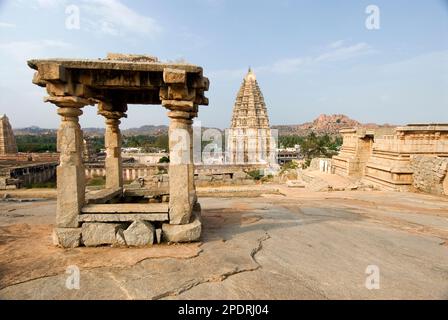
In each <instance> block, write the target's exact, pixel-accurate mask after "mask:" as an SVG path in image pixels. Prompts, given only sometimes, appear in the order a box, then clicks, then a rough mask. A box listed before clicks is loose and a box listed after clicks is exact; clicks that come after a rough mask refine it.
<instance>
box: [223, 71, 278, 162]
mask: <svg viewBox="0 0 448 320" xmlns="http://www.w3.org/2000/svg"><path fill="white" fill-rule="evenodd" d="M275 150H276V146H275V140H274V139H273V137H272V135H271V129H270V127H269V118H268V114H267V109H266V104H265V102H264V98H263V94H262V93H261V90H260V87H259V86H258V82H257V78H256V77H255V74H254V72H253V71H252V70H251V69H249V71H248V73H247V75H246V76H245V77H244V80H243V83H242V84H241V87H240V90H239V91H238V94H237V97H236V101H235V105H234V107H233V115H232V122H231V126H230V129H228V130H227V157H226V161H227V162H230V163H275V162H276V159H275V152H274V151H275Z"/></svg>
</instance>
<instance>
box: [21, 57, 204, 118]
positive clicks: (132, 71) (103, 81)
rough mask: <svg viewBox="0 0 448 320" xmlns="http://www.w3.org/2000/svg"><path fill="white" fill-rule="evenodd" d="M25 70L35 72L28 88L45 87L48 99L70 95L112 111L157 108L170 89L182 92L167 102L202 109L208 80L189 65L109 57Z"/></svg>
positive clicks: (44, 62)
mask: <svg viewBox="0 0 448 320" xmlns="http://www.w3.org/2000/svg"><path fill="white" fill-rule="evenodd" d="M28 66H29V67H31V68H32V69H34V70H36V71H37V72H36V73H35V76H34V79H33V83H34V84H37V85H39V86H42V87H47V91H49V93H50V96H54V97H56V98H59V97H61V96H62V97H63V96H75V97H78V98H82V99H89V101H113V102H114V103H115V104H116V105H117V106H124V105H127V104H161V100H162V97H165V98H163V99H168V97H171V96H173V94H172V92H171V91H170V90H169V89H168V87H170V86H171V87H172V88H174V87H175V89H179V90H183V94H182V97H181V98H179V97H177V96H176V97H175V98H173V99H178V98H179V99H184V100H185V99H187V100H189V101H191V103H192V104H194V105H196V106H197V105H208V99H207V98H206V97H205V96H204V92H205V91H207V90H208V87H209V81H208V79H207V78H206V77H204V76H203V70H202V68H201V67H199V66H196V65H193V64H189V63H171V62H160V61H159V60H158V59H157V58H156V57H153V56H149V55H130V54H117V53H113V54H108V55H107V57H106V58H104V59H59V58H56V59H33V60H29V61H28ZM173 92H174V91H173ZM56 98H55V99H56ZM169 99H171V98H169ZM114 108H115V107H114ZM116 108H117V110H118V109H120V110H119V111H124V109H125V108H124V109H123V107H116ZM121 109H123V110H121Z"/></svg>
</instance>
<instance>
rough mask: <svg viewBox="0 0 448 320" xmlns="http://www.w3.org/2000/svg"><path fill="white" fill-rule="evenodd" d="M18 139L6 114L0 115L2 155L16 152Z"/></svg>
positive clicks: (0, 147)
mask: <svg viewBox="0 0 448 320" xmlns="http://www.w3.org/2000/svg"><path fill="white" fill-rule="evenodd" d="M16 153H17V145H16V139H15V138H14V134H13V132H12V128H11V124H10V123H9V119H8V117H7V116H6V115H2V116H0V155H6V154H16Z"/></svg>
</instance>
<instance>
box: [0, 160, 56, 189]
mask: <svg viewBox="0 0 448 320" xmlns="http://www.w3.org/2000/svg"><path fill="white" fill-rule="evenodd" d="M56 166H57V162H45V163H27V162H22V163H20V162H8V161H2V162H0V190H6V189H18V188H21V187H25V186H29V185H33V184H36V183H43V182H48V181H55V178H56Z"/></svg>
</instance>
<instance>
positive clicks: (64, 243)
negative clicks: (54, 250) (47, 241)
mask: <svg viewBox="0 0 448 320" xmlns="http://www.w3.org/2000/svg"><path fill="white" fill-rule="evenodd" d="M52 238H53V244H54V245H55V246H59V247H62V248H76V247H79V246H80V245H81V228H55V229H54V230H53V235H52Z"/></svg>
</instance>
